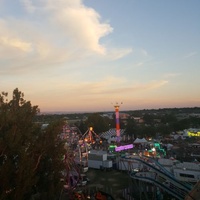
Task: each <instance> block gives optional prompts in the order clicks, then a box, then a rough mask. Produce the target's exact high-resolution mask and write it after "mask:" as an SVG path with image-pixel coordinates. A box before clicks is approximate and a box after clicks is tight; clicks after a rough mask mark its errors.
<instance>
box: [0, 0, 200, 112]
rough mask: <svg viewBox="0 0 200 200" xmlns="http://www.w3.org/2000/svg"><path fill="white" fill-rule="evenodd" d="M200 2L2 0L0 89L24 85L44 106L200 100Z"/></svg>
mask: <svg viewBox="0 0 200 200" xmlns="http://www.w3.org/2000/svg"><path fill="white" fill-rule="evenodd" d="M199 10H200V1H199V0H192V1H187V0H177V1H174V0H168V1H149V0H144V1H133V0H127V1H126V3H124V1H117V2H116V1H115V0H110V1H106V0H101V1H93V0H84V1H83V0H73V1H71V0H65V1H63V0H57V1H54V0H15V1H13V0H0V52H1V53H0V60H1V62H0V85H1V90H2V91H5V92H8V93H9V94H11V95H12V92H13V90H14V89H15V88H19V90H20V91H22V92H23V93H24V94H25V99H30V101H31V103H32V104H33V105H38V106H39V108H40V110H41V112H55V111H56V112H60V111H63V110H67V111H68V112H76V111H80V112H85V110H86V111H88V112H93V111H101V112H102V111H107V110H112V107H113V106H112V103H113V102H123V106H121V108H120V109H123V110H140V109H150V108H154V109H159V108H163V107H200V93H199V92H198V91H199V85H200V78H199V74H200V67H199V65H200V56H199V55H200V45H199V44H200V34H199V33H200V23H199V19H200V12H199ZM113 110H114V108H113Z"/></svg>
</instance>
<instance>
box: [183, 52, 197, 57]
mask: <svg viewBox="0 0 200 200" xmlns="http://www.w3.org/2000/svg"><path fill="white" fill-rule="evenodd" d="M197 54H198V53H197V52H196V51H193V52H190V53H188V54H187V55H185V56H184V58H191V57H193V56H195V55H197Z"/></svg>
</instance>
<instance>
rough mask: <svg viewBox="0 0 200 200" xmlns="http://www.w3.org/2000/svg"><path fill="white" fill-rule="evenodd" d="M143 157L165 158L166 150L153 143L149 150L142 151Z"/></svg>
mask: <svg viewBox="0 0 200 200" xmlns="http://www.w3.org/2000/svg"><path fill="white" fill-rule="evenodd" d="M144 155H145V156H149V157H165V156H166V150H165V149H164V148H162V146H161V144H160V143H159V142H154V143H153V144H151V145H150V150H147V149H146V150H145V151H144Z"/></svg>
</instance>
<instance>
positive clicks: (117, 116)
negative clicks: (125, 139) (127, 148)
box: [114, 103, 122, 143]
mask: <svg viewBox="0 0 200 200" xmlns="http://www.w3.org/2000/svg"><path fill="white" fill-rule="evenodd" d="M121 104H122V103H121ZM119 107H120V105H119V104H118V103H116V104H115V105H114V108H115V119H116V121H115V122H116V137H117V143H119V142H120V122H119Z"/></svg>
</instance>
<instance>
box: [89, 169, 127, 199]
mask: <svg viewBox="0 0 200 200" xmlns="http://www.w3.org/2000/svg"><path fill="white" fill-rule="evenodd" d="M87 176H88V178H89V179H90V182H89V183H88V185H87V186H86V187H87V188H88V189H89V190H95V189H100V190H102V191H104V192H107V193H109V194H111V195H112V196H113V197H114V199H115V200H122V199H123V196H122V191H123V189H125V188H127V187H128V186H129V185H130V177H129V175H128V174H127V172H121V171H116V170H111V171H105V170H98V169H89V170H88V172H87Z"/></svg>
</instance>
